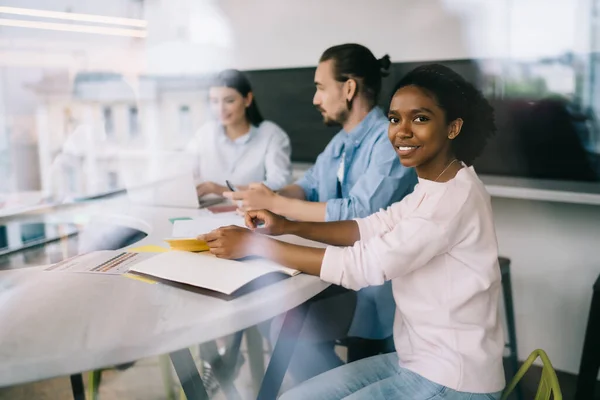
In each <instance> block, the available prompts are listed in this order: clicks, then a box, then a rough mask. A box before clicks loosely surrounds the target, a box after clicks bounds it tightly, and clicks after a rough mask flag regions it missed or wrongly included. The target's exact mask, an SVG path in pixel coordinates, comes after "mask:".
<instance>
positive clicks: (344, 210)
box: [296, 107, 417, 339]
mask: <svg viewBox="0 0 600 400" xmlns="http://www.w3.org/2000/svg"><path fill="white" fill-rule="evenodd" d="M387 128H388V120H387V118H386V116H385V115H384V114H383V111H382V110H381V109H380V108H378V107H375V108H373V109H372V110H371V112H369V114H368V115H367V116H366V117H365V118H364V119H363V120H362V121H361V122H360V124H358V125H357V126H356V127H355V128H354V129H352V131H350V132H345V131H344V130H342V131H340V132H339V133H338V134H337V135H336V136H334V138H333V139H332V140H331V142H329V144H328V145H327V147H326V148H325V150H324V151H323V152H322V153H321V154H320V155H319V156H318V157H317V161H316V162H315V164H314V166H313V167H312V168H311V169H309V170H308V171H307V172H306V173H305V175H304V176H303V177H302V178H301V179H300V180H298V181H297V182H296V184H297V185H299V186H300V187H302V189H303V190H304V194H305V196H306V200H308V201H316V202H327V210H326V212H325V220H326V221H341V220H349V219H355V218H364V217H366V216H368V215H371V214H373V213H375V212H377V211H379V210H380V209H382V208H387V207H388V206H389V205H391V204H392V203H395V202H398V201H400V200H402V199H403V198H404V196H406V195H407V194H409V193H411V192H412V190H413V188H414V186H415V184H416V183H417V174H416V172H415V171H414V169H412V168H405V167H403V166H402V164H400V160H399V159H398V155H397V154H396V152H395V151H394V148H393V147H392V144H391V143H390V141H389V139H388V137H387ZM343 154H344V171H343V174H342V176H343V177H344V180H343V182H341V184H338V177H337V171H338V167H339V166H340V162H341V161H342V155H343ZM395 308H396V306H395V303H394V299H393V297H392V290H391V283H390V282H386V283H385V284H384V285H382V286H373V287H368V288H365V289H362V290H360V291H359V292H358V296H357V304H356V311H355V313H354V320H353V321H352V325H351V327H350V330H349V332H348V336H357V337H362V338H366V339H383V338H386V337H388V336H391V335H392V325H393V322H394V311H395Z"/></svg>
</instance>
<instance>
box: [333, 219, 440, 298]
mask: <svg viewBox="0 0 600 400" xmlns="http://www.w3.org/2000/svg"><path fill="white" fill-rule="evenodd" d="M447 248H448V239H447V235H446V234H445V229H444V226H443V225H440V224H439V223H436V222H434V221H431V220H428V219H425V218H412V219H406V220H402V221H400V222H399V223H397V224H396V226H395V227H394V229H393V230H392V231H390V232H388V233H386V234H383V235H381V236H374V237H372V238H370V239H368V240H360V241H358V242H356V244H354V246H352V247H332V246H330V247H327V249H326V251H325V256H324V258H323V262H322V264H321V279H323V280H324V281H327V282H330V283H333V284H336V285H340V286H343V287H346V288H348V289H353V290H359V289H362V288H364V287H367V286H376V285H382V284H383V283H384V282H385V281H388V280H391V279H394V278H397V277H400V276H402V275H404V274H406V273H409V272H411V271H414V270H415V269H417V268H420V267H422V266H424V265H425V264H427V263H428V262H429V261H430V260H431V259H432V258H433V257H435V256H437V255H438V254H441V253H442V252H444V251H446V250H447Z"/></svg>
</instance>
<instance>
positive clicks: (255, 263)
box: [129, 251, 300, 296]
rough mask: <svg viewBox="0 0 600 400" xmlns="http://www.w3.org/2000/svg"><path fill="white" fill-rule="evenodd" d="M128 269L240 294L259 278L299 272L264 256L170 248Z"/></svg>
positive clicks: (200, 286)
mask: <svg viewBox="0 0 600 400" xmlns="http://www.w3.org/2000/svg"><path fill="white" fill-rule="evenodd" d="M129 272H133V273H137V274H141V275H145V276H150V277H155V278H159V279H160V280H164V281H170V282H177V283H180V284H184V285H191V286H196V287H199V288H202V289H208V290H211V291H214V292H218V293H222V294H225V295H228V296H235V295H237V294H241V293H240V292H242V291H245V289H248V287H249V286H252V285H253V284H257V281H259V280H260V281H262V282H263V284H264V283H266V281H268V282H271V281H273V280H279V279H282V278H285V277H288V276H294V275H297V274H299V273H300V272H299V271H297V270H294V269H290V268H286V267H284V266H282V265H279V264H277V263H274V262H272V261H269V260H266V259H264V258H247V259H244V260H243V261H232V260H224V259H220V258H217V257H215V256H213V255H211V254H210V253H207V252H204V253H190V252H186V251H169V252H166V253H161V254H158V255H156V256H154V257H152V258H149V259H146V260H143V261H141V262H139V263H137V264H135V265H133V266H132V267H131V268H130V269H129Z"/></svg>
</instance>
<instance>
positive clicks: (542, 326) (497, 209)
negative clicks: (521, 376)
mask: <svg viewBox="0 0 600 400" xmlns="http://www.w3.org/2000/svg"><path fill="white" fill-rule="evenodd" d="M492 205H493V208H494V214H495V220H496V231H497V234H498V242H499V246H500V253H501V254H502V255H503V256H506V257H509V258H510V259H511V260H512V264H511V274H512V285H513V298H514V302H515V303H514V304H515V314H516V326H517V344H518V351H519V353H520V358H525V357H526V356H527V355H528V354H529V353H530V352H531V351H533V350H535V349H536V348H542V349H544V350H546V352H547V353H548V355H549V356H550V358H551V360H552V363H553V365H554V366H555V367H556V368H557V369H560V370H563V371H567V372H571V373H577V372H578V371H579V362H580V358H581V351H582V348H583V338H584V336H585V328H586V323H587V318H588V313H589V309H590V302H591V298H592V286H593V284H594V282H595V280H596V279H597V278H598V274H600V247H599V246H598V244H599V243H600V241H599V238H600V207H598V206H585V205H579V204H562V203H549V202H542V201H527V200H513V199H499V198H496V199H494V200H493V202H492Z"/></svg>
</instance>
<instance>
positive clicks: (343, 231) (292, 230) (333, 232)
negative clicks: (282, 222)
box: [285, 221, 360, 246]
mask: <svg viewBox="0 0 600 400" xmlns="http://www.w3.org/2000/svg"><path fill="white" fill-rule="evenodd" d="M286 225H287V226H286V227H285V233H286V234H290V235H296V236H300V237H303V238H305V239H308V240H313V241H315V242H320V243H325V244H328V245H331V246H352V245H354V243H356V242H357V241H358V240H360V231H359V229H358V224H357V223H356V221H335V222H298V221H288V222H287V223H286Z"/></svg>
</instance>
